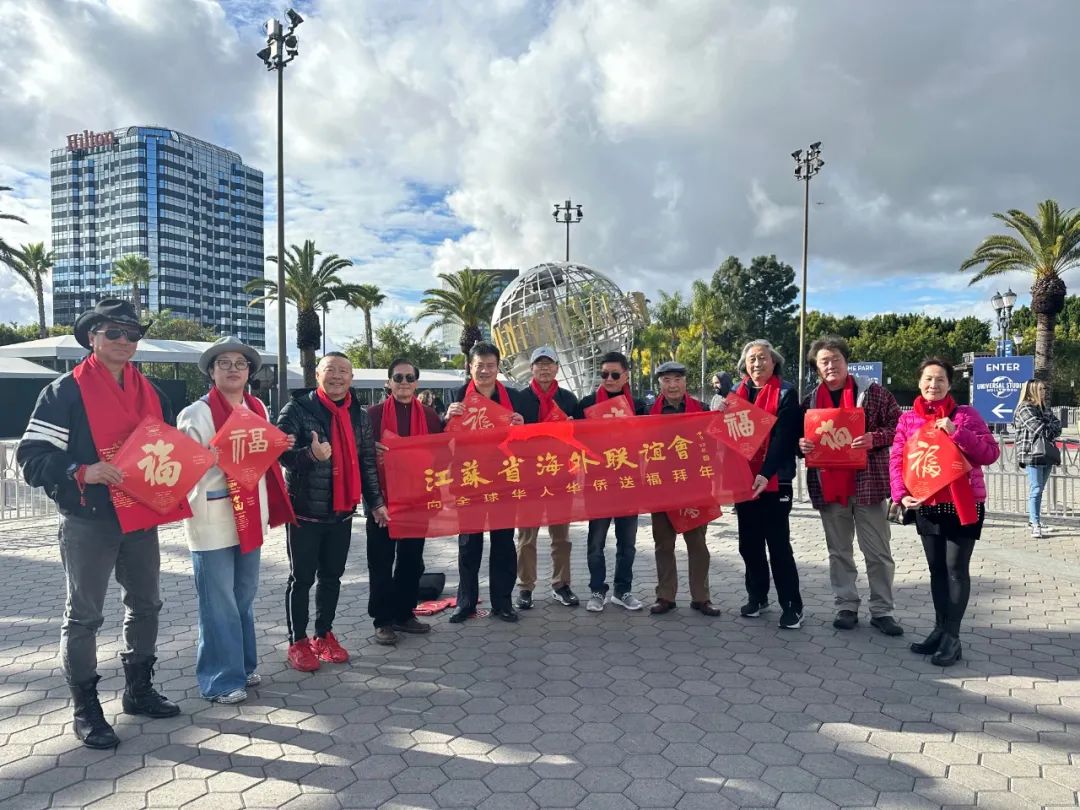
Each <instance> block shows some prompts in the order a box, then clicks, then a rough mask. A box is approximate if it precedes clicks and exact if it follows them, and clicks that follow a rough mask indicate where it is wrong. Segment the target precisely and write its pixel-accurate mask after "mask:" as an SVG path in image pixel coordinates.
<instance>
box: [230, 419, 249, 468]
mask: <svg viewBox="0 0 1080 810" xmlns="http://www.w3.org/2000/svg"><path fill="white" fill-rule="evenodd" d="M246 438H247V431H246V430H244V428H237V429H236V430H230V431H229V442H230V443H231V444H232V460H233V464H239V463H240V462H241V461H243V460H244V456H245V455H246V452H247V442H246V441H245V439H246Z"/></svg>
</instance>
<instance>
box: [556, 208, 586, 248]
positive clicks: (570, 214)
mask: <svg viewBox="0 0 1080 810" xmlns="http://www.w3.org/2000/svg"><path fill="white" fill-rule="evenodd" d="M560 213H561V214H562V217H561V218H560V216H559V214H560ZM551 215H552V216H553V217H555V221H556V222H559V223H562V224H565V225H566V261H570V226H571V225H576V224H577V223H579V222H581V217H582V214H581V206H580V205H574V204H572V203H571V202H570V200H567V201H566V202H565V203H563V204H562V205H561V206H560V205H559V204H558V203H555V210H554V211H552V212H551ZM575 216H577V219H574V217H575Z"/></svg>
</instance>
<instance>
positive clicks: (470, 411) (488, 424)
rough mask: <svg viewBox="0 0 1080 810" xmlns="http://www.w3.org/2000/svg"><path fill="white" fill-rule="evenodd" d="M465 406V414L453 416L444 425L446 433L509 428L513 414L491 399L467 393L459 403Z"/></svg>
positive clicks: (474, 392)
mask: <svg viewBox="0 0 1080 810" xmlns="http://www.w3.org/2000/svg"><path fill="white" fill-rule="evenodd" d="M461 404H462V405H464V406H465V413H463V414H462V415H461V416H455V417H454V418H453V419H451V420H450V421H449V422H447V423H446V428H445V432H446V433H463V432H465V431H475V430H494V429H495V428H499V427H509V426H510V420H511V419H512V418H513V417H514V412H513V411H512V410H510V409H509V408H504V407H503V406H502V405H500V404H499V403H498V402H496V401H495V400H493V399H488V398H487V397H485V396H484V395H483V394H478V393H477V392H476V391H469V393H468V394H466V395H465V399H463V400H462V401H461Z"/></svg>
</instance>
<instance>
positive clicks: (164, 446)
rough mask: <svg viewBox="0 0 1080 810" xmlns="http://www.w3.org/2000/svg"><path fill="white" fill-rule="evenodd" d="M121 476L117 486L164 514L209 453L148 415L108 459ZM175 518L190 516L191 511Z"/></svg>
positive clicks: (210, 459) (204, 466)
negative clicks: (117, 468) (121, 478)
mask: <svg viewBox="0 0 1080 810" xmlns="http://www.w3.org/2000/svg"><path fill="white" fill-rule="evenodd" d="M110 463H112V464H113V465H114V466H116V467H119V468H120V472H121V473H122V474H123V476H124V479H123V481H121V483H120V486H119V488H120V489H122V490H123V491H124V492H126V493H127V494H128V495H130V496H131V497H132V498H135V500H137V501H139V502H140V503H143V504H145V505H146V506H149V507H150V508H151V509H153V510H154V511H155V512H157V513H159V514H162V515H164V514H167V513H169V512H171V511H173V510H174V509H176V507H177V505H178V504H180V502H181V501H183V502H184V506H186V505H187V494H188V493H189V492H190V491H191V489H192V487H194V486H195V484H196V483H198V481H199V479H200V478H202V477H203V473H205V472H206V471H207V470H208V469H210V468H211V467H212V466H214V456H213V453H211V451H210V450H209V449H207V448H206V447H203V446H202V445H201V444H199V443H198V442H197V441H195V440H194V439H192V438H190V437H189V436H187V435H186V434H184V433H181V432H180V431H179V430H177V429H176V428H174V427H171V426H170V425H166V424H165V423H164V422H162V421H161V420H160V419H156V418H155V417H153V416H148V417H146V418H145V419H143V420H142V421H141V422H140V423H139V425H138V427H136V428H135V430H133V431H132V432H131V435H130V436H128V437H127V439H126V440H125V441H124V443H123V444H122V445H120V449H119V450H117V451H116V454H115V455H114V456H113V457H112V458H111V459H110ZM186 511H187V514H182V515H179V517H178V518H177V519H180V518H184V517H191V510H190V509H187V510H186Z"/></svg>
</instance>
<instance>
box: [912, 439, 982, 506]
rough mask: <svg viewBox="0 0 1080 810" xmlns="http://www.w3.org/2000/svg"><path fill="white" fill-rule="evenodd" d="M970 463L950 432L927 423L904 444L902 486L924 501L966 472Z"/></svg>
mask: <svg viewBox="0 0 1080 810" xmlns="http://www.w3.org/2000/svg"><path fill="white" fill-rule="evenodd" d="M970 469H971V464H970V463H969V462H968V460H967V459H966V458H964V454H963V453H961V452H960V448H959V447H957V446H956V444H955V443H954V442H953V440H952V439H951V438H949V435H948V434H947V433H946V432H945V431H943V430H941V429H940V428H936V427H934V423H933V422H927V423H926V424H925V425H923V426H922V427H921V428H919V429H918V430H917V431H915V433H913V434H912V435H911V438H909V439H908V440H907V443H906V444H905V445H904V486H905V487H907V491H908V492H910V493H911V496H912V497H913V498H918V499H919V500H920V501H925V500H926V499H927V498H929V497H931V496H932V495H936V494H937V493H938V492H940V491H941V490H943V489H945V487H947V486H949V484H951V483H952V482H953V481H956V480H957V479H959V478H961V477H962V476H964V475H967V474H968V471H969V470H970Z"/></svg>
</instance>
